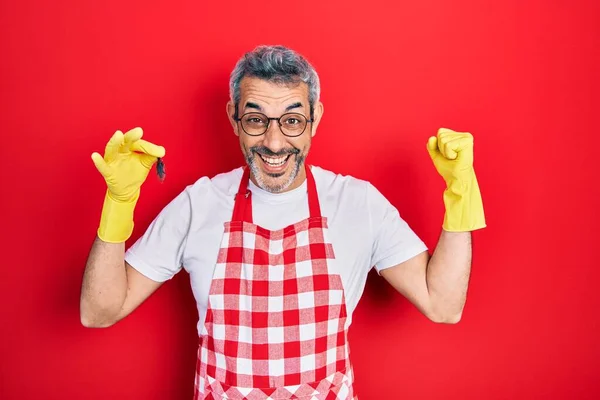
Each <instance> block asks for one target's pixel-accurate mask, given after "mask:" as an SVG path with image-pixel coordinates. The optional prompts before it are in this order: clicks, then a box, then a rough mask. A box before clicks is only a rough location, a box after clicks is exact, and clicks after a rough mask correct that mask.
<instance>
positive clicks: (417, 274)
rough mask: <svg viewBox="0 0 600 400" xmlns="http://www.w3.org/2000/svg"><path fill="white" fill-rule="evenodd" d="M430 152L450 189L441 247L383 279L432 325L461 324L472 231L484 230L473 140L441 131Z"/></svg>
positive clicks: (385, 273)
mask: <svg viewBox="0 0 600 400" xmlns="http://www.w3.org/2000/svg"><path fill="white" fill-rule="evenodd" d="M427 149H428V151H429V155H430V156H431V159H432V160H433V163H434V165H435V167H436V169H437V171H438V173H439V174H440V175H441V176H442V177H443V178H444V181H445V182H446V185H447V187H446V190H445V191H444V205H445V207H446V213H445V216H444V222H443V224H442V226H443V229H442V233H441V235H440V238H439V240H438V244H437V246H436V248H435V250H434V252H433V254H432V255H431V257H430V256H429V254H428V253H427V252H423V253H421V254H420V255H418V256H415V257H413V258H411V259H409V260H407V261H405V262H403V263H401V264H399V265H396V266H394V267H391V268H388V269H385V270H383V271H381V275H382V276H383V277H384V278H385V279H386V280H387V281H388V282H389V283H390V284H391V285H392V286H393V287H394V288H396V290H398V291H399V292H400V293H402V294H403V295H404V296H405V297H406V298H407V299H409V300H410V301H411V302H412V303H413V304H414V305H415V306H416V307H417V308H418V309H419V310H420V311H421V312H422V313H423V314H425V315H426V316H427V317H428V318H429V319H431V320H432V321H435V322H442V323H457V322H458V321H460V318H461V316H462V312H463V308H464V306H465V301H466V294H467V287H468V282H469V276H470V273H471V256H472V251H471V232H472V231H474V230H476V229H481V228H484V227H485V226H486V223H485V215H484V212H483V202H482V199H481V193H480V191H479V185H478V183H477V178H476V176H475V171H474V169H473V136H472V135H471V134H470V133H458V132H454V131H451V130H449V129H440V130H439V131H438V136H437V137H431V138H430V139H429V141H428V144H427Z"/></svg>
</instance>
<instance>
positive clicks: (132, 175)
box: [92, 128, 165, 202]
mask: <svg viewBox="0 0 600 400" xmlns="http://www.w3.org/2000/svg"><path fill="white" fill-rule="evenodd" d="M142 135H143V131H142V128H134V129H132V130H130V131H128V132H127V133H125V134H123V133H122V132H121V131H116V132H115V133H114V135H113V136H112V137H111V138H110V140H109V141H108V143H107V144H106V149H105V151H104V158H102V156H101V155H100V154H98V153H97V152H94V153H93V154H92V160H93V162H94V164H95V165H96V168H97V169H98V171H99V172H100V173H101V174H102V176H103V177H104V180H105V181H106V185H107V188H108V193H109V195H110V197H111V198H112V199H114V200H116V201H120V202H130V201H132V200H134V199H136V198H137V197H138V196H139V191H140V187H141V186H142V184H143V183H144V181H145V180H146V178H147V176H148V172H149V171H150V169H151V168H152V166H153V165H154V163H155V162H156V161H157V160H158V158H159V157H164V155H165V149H164V147H162V146H157V145H155V144H152V143H150V142H147V141H145V140H142V139H141V138H142Z"/></svg>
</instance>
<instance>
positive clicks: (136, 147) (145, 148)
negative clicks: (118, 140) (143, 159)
mask: <svg viewBox="0 0 600 400" xmlns="http://www.w3.org/2000/svg"><path fill="white" fill-rule="evenodd" d="M131 150H132V151H137V152H140V153H144V154H149V155H151V156H153V157H164V156H165V148H164V147H163V146H158V145H155V144H154V143H150V142H148V141H146V140H138V141H136V142H134V143H132V145H131Z"/></svg>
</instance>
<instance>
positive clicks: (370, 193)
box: [311, 166, 390, 209]
mask: <svg viewBox="0 0 600 400" xmlns="http://www.w3.org/2000/svg"><path fill="white" fill-rule="evenodd" d="M311 171H312V172H313V176H314V177H315V183H316V185H317V191H318V192H319V195H324V196H325V197H326V198H329V199H336V200H337V202H343V203H346V204H349V205H351V206H352V207H361V208H363V209H371V208H378V207H382V206H389V205H390V203H389V201H388V200H387V198H386V197H385V196H384V195H383V194H382V193H381V192H380V191H379V190H378V189H377V188H376V187H375V186H374V185H373V184H372V183H371V182H370V181H368V180H366V179H361V178H357V177H354V176H352V175H343V174H340V173H336V172H332V171H329V170H327V169H324V168H321V167H318V166H312V168H311Z"/></svg>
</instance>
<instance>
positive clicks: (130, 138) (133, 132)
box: [123, 127, 144, 152]
mask: <svg viewBox="0 0 600 400" xmlns="http://www.w3.org/2000/svg"><path fill="white" fill-rule="evenodd" d="M143 135H144V131H143V130H142V128H140V127H136V128H133V129H130V130H128V131H127V133H125V135H124V137H123V141H124V144H125V145H124V146H123V152H128V151H130V150H131V145H132V144H133V143H135V142H137V141H138V140H140V139H141V138H142V136H143Z"/></svg>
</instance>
